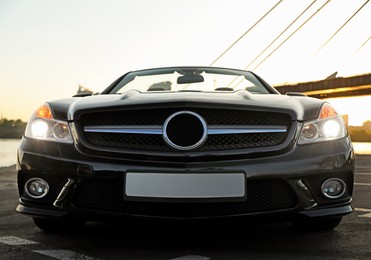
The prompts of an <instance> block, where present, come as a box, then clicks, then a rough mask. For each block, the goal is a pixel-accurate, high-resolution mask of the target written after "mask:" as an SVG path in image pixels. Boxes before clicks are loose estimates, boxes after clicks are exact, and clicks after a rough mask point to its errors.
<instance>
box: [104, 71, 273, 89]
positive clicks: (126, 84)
mask: <svg viewBox="0 0 371 260" xmlns="http://www.w3.org/2000/svg"><path fill="white" fill-rule="evenodd" d="M241 89H243V90H246V91H248V92H250V93H252V94H277V93H278V92H277V91H276V90H275V89H274V88H272V87H271V86H269V85H268V84H267V83H266V82H264V81H263V80H262V79H261V78H259V77H258V76H257V75H255V74H254V73H252V72H250V71H244V70H236V69H226V68H215V67H166V68H157V69H147V70H138V71H132V72H128V73H127V74H125V75H123V76H122V77H121V78H119V79H117V80H116V81H115V82H114V83H113V84H112V85H111V86H110V87H108V88H107V89H106V90H105V91H104V92H102V94H122V93H125V92H127V91H129V90H136V91H139V92H141V93H150V92H151V93H152V92H157V93H158V92H184V91H190V92H235V91H239V90H241Z"/></svg>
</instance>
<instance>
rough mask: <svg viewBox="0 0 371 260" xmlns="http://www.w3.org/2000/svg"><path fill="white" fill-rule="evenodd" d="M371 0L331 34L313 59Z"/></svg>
mask: <svg viewBox="0 0 371 260" xmlns="http://www.w3.org/2000/svg"><path fill="white" fill-rule="evenodd" d="M369 1H370V0H367V1H366V2H365V3H364V4H363V5H362V6H361V7H360V8H359V9H358V10H357V11H355V12H354V13H353V15H352V16H351V17H350V18H349V19H348V20H347V21H346V22H345V23H344V24H343V25H342V26H341V27H340V28H339V29H338V30H337V31H336V32H335V33H334V34H333V35H331V37H330V38H329V39H328V40H327V41H326V42H325V43H324V44H322V46H321V47H320V48H319V49H318V50H317V51H316V52H315V53H314V54H313V55H312V57H311V59H312V58H313V57H314V56H316V55H317V53H319V52H320V51H321V50H322V49H323V47H325V46H326V45H327V44H328V43H329V42H330V41H331V40H332V38H334V37H335V35H336V34H338V32H340V31H341V30H342V29H343V28H344V26H345V25H347V23H348V22H349V21H350V20H352V18H353V17H354V16H356V14H357V13H358V12H359V11H361V9H362V8H363V7H365V5H366V4H367V3H368V2H369Z"/></svg>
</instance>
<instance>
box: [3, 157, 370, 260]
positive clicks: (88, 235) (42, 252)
mask: <svg viewBox="0 0 371 260" xmlns="http://www.w3.org/2000/svg"><path fill="white" fill-rule="evenodd" d="M17 202H18V194H17V186H16V173H15V167H14V166H12V167H7V168H0V259H12V260H15V259H49V260H50V259H63V260H67V259H89V260H94V259H163V260H170V259H172V260H173V259H176V260H203V259H371V156H357V160H356V177H355V190H354V196H353V207H354V208H355V212H354V213H352V214H350V215H348V216H346V217H344V218H343V221H342V223H341V224H340V226H338V227H337V228H336V229H335V230H333V231H327V232H320V231H301V230H297V229H294V228H293V227H291V225H290V224H289V223H266V222H264V223H257V222H251V223H248V224H246V225H244V226H240V225H223V226H220V225H215V226H207V227H203V226H198V227H166V226H158V227H155V226H141V225H135V226H128V225H124V224H123V225H118V223H98V222H91V223H87V224H86V225H85V227H84V228H83V229H82V230H79V231H76V232H65V233H60V234H49V233H45V232H43V231H41V230H39V229H38V228H36V227H35V226H34V224H33V222H32V219H31V218H29V217H26V216H23V215H20V214H18V213H16V212H15V207H16V205H17Z"/></svg>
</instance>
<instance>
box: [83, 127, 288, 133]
mask: <svg viewBox="0 0 371 260" xmlns="http://www.w3.org/2000/svg"><path fill="white" fill-rule="evenodd" d="M84 131H85V132H87V133H112V134H148V135H162V134H163V127H162V126H161V125H119V126H99V125H97V126H85V127H84ZM286 132H287V127H286V126H270V125H267V126H265V125H257V126H250V125H230V126H228V127H226V126H224V125H220V126H219V125H210V126H208V129H207V134H208V135H223V134H259V133H286Z"/></svg>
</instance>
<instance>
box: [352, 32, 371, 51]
mask: <svg viewBox="0 0 371 260" xmlns="http://www.w3.org/2000/svg"><path fill="white" fill-rule="evenodd" d="M370 39H371V36H369V37H368V38H367V40H366V41H365V42H364V43H363V44H362V45H361V46H360V47H359V48H358V49H357V50H356V51H355V53H354V54H353V55H355V54H356V53H357V52H359V51H360V50H361V49H362V48H363V47H365V45H366V44H367V42H368V41H369V40H370Z"/></svg>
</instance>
